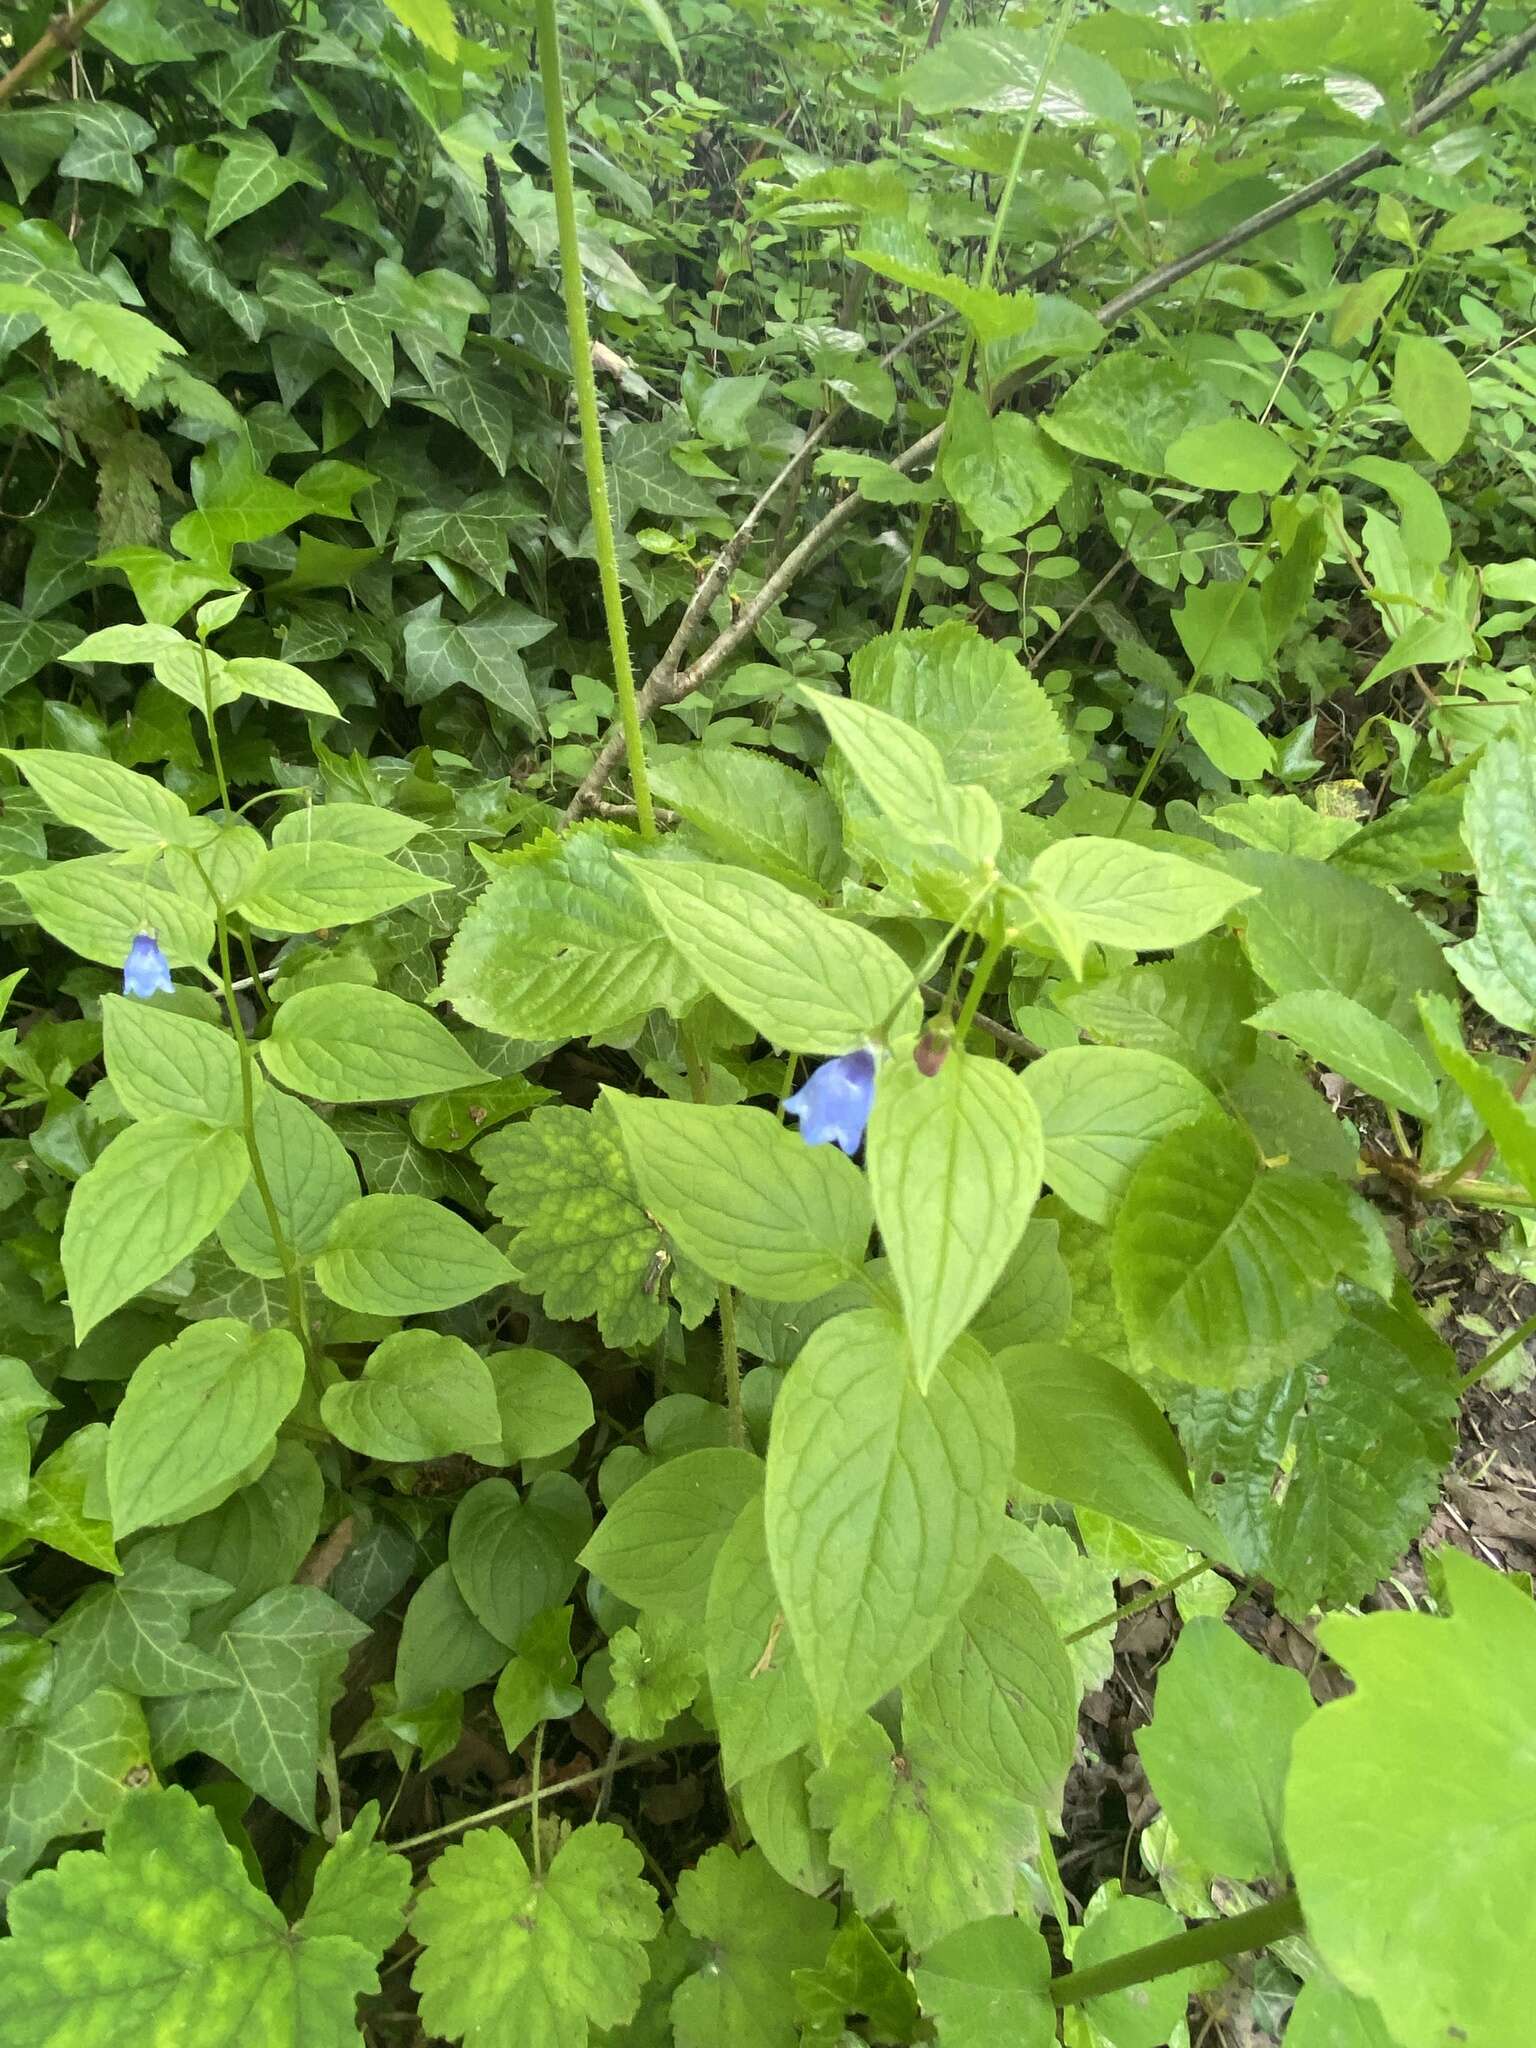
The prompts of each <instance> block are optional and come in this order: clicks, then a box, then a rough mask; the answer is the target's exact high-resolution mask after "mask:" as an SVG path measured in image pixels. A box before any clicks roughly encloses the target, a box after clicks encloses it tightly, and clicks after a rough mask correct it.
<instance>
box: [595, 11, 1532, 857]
mask: <svg viewBox="0 0 1536 2048" xmlns="http://www.w3.org/2000/svg"><path fill="white" fill-rule="evenodd" d="M1533 50H1536V26H1533V27H1531V28H1528V29H1523V30H1522V31H1521V33H1520V34H1519V35H1517V36H1512V37H1511V38H1510V40H1509V41H1508V42H1507V43H1504V44H1502V45H1501V46H1500V47H1499V48H1498V49H1496V50H1492V51H1490V52H1489V54H1488V55H1487V56H1486V57H1483V58H1481V59H1479V61H1478V62H1477V63H1476V64H1473V65H1472V66H1471V67H1470V68H1469V69H1468V70H1466V71H1464V72H1463V73H1462V75H1461V77H1460V78H1458V79H1457V81H1456V83H1455V84H1454V85H1453V86H1450V87H1448V88H1447V89H1446V91H1444V92H1442V93H1439V94H1438V95H1437V96H1436V97H1435V98H1433V99H1430V100H1426V101H1425V103H1424V105H1423V106H1421V107H1419V108H1417V109H1416V110H1415V111H1414V113H1412V114H1411V115H1410V116H1409V118H1408V119H1407V120H1406V121H1405V122H1404V124H1403V132H1404V133H1405V134H1407V135H1418V134H1420V133H1421V132H1422V131H1423V130H1424V129H1425V128H1428V127H1431V126H1432V125H1433V124H1434V123H1435V122H1436V121H1439V120H1443V119H1444V117H1445V116H1446V115H1447V114H1449V113H1451V112H1452V111H1454V109H1455V108H1457V107H1459V106H1460V105H1461V104H1462V102H1463V101H1465V100H1468V99H1470V98H1471V97H1472V95H1473V93H1475V92H1478V91H1480V90H1481V89H1482V87H1483V86H1485V85H1487V84H1489V83H1490V82H1491V81H1492V80H1493V79H1495V78H1498V77H1500V76H1502V75H1503V73H1505V72H1507V71H1514V70H1517V69H1518V68H1519V67H1520V66H1521V65H1522V64H1524V63H1525V61H1526V59H1527V58H1528V57H1529V56H1530V54H1531V52H1532V51H1533ZM1391 154H1392V152H1391V149H1390V147H1389V146H1388V145H1387V144H1385V143H1378V144H1376V145H1375V146H1373V147H1372V148H1370V149H1367V150H1362V151H1361V152H1360V154H1359V155H1358V156H1353V157H1351V158H1350V159H1349V161H1348V162H1347V163H1344V164H1341V165H1340V166H1339V167H1338V169H1337V170H1333V171H1329V172H1327V173H1326V174H1325V175H1324V176H1323V177H1321V178H1314V179H1313V180H1312V182H1311V183H1310V184H1309V185H1303V186H1302V187H1301V188H1300V189H1299V190H1298V191H1296V192H1293V193H1291V195H1290V196H1289V197H1288V198H1286V199H1280V200H1277V201H1276V202H1275V204H1274V205H1273V206H1266V207H1263V208H1262V209H1261V210H1260V211H1259V212H1258V213H1255V214H1250V215H1249V217H1248V218H1247V220H1244V221H1240V222H1239V223H1238V225H1237V226H1236V227H1234V228H1231V229H1229V231H1228V232H1227V233H1226V234H1224V235H1218V236H1217V237H1216V238H1215V240H1214V241H1210V242H1205V243H1203V244H1202V245H1201V246H1200V247H1199V248H1198V249H1192V250H1190V252H1189V253H1188V255H1185V256H1180V257H1179V258H1177V259H1176V261H1174V262H1172V263H1163V264H1159V265H1158V267H1157V268H1156V269H1155V270H1151V271H1148V273H1147V275H1146V276H1145V277H1143V278H1141V279H1140V280H1139V281H1138V282H1137V283H1136V284H1133V285H1131V286H1129V287H1128V289H1127V290H1125V291H1123V292H1120V293H1119V294H1117V296H1116V297H1114V298H1112V299H1108V300H1106V301H1105V303H1104V304H1103V305H1102V306H1100V307H1099V308H1098V310H1097V313H1096V314H1095V316H1094V317H1095V318H1096V319H1097V320H1098V322H1099V324H1100V325H1101V326H1102V327H1113V326H1114V325H1115V324H1116V323H1117V322H1118V321H1120V320H1122V319H1123V318H1124V317H1125V315H1126V314H1127V313H1130V312H1133V311H1134V310H1135V308H1136V307H1138V306H1142V305H1145V304H1146V302H1147V301H1148V300H1149V299H1152V298H1156V297H1157V296H1158V294H1159V293H1161V292H1164V291H1166V290H1167V289H1168V288H1169V286H1170V285H1175V284H1179V283H1181V282H1182V281H1183V279H1185V278H1186V277H1190V276H1192V275H1193V274H1194V272H1195V271H1197V270H1203V269H1204V268H1205V266H1206V265H1207V264H1209V263H1215V262H1219V261H1220V259H1221V258H1222V257H1224V256H1229V255H1231V253H1232V252H1233V251H1234V250H1235V249H1240V248H1242V247H1243V245H1244V244H1245V243H1247V242H1251V241H1253V240H1254V238H1255V237H1256V236H1258V235H1262V234H1267V233H1268V231H1269V230H1270V229H1271V228H1274V227H1278V226H1279V225H1280V224H1281V223H1282V222H1283V221H1287V220H1291V219H1293V218H1294V217H1295V215H1297V214H1298V213H1305V212H1306V211H1307V209H1308V208H1309V207H1312V206H1315V205H1317V203H1318V202H1319V201H1320V200H1323V199H1327V198H1330V197H1331V196H1332V195H1333V194H1334V193H1335V192H1341V191H1343V190H1344V188H1345V187H1346V186H1348V185H1352V184H1354V183H1355V182H1356V181H1357V180H1358V179H1360V178H1363V177H1364V176H1365V174H1366V173H1367V172H1368V171H1373V170H1375V169H1377V168H1378V166H1379V165H1381V164H1384V163H1385V162H1386V161H1387V160H1388V158H1389V157H1390V155H1391ZM916 338H917V337H916V334H913V335H911V336H908V337H907V340H906V343H905V344H904V345H906V346H910V344H911V342H912V341H913V340H915V339H916ZM886 360H889V358H886ZM1021 381H1022V378H1018V379H1013V378H1011V379H1009V380H1008V381H1007V382H1005V383H1004V384H1002V385H1000V386H999V387H998V390H997V392H996V394H995V397H996V401H997V403H998V404H1001V403H1002V402H1003V401H1004V400H1005V399H1006V398H1008V397H1009V396H1011V395H1012V393H1013V392H1014V391H1016V390H1017V389H1018V388H1019V383H1020V382H1021ZM837 417H838V415H836V414H831V415H829V416H828V418H827V419H826V420H824V421H823V422H822V423H821V425H820V426H819V427H818V428H817V429H816V430H815V431H816V432H817V434H818V435H821V434H824V433H825V432H826V431H827V429H828V428H829V427H830V426H831V425H832V423H833V421H834V420H835V419H836V418H837ZM942 438H943V429H942V428H940V427H935V428H934V429H933V430H932V431H931V432H929V433H927V434H924V435H923V437H922V438H921V440H918V441H914V442H913V443H912V445H911V447H910V448H906V449H903V450H902V452H901V453H900V454H899V455H896V456H893V457H892V459H891V461H892V467H893V468H895V469H901V470H906V469H912V468H915V467H916V466H917V465H918V464H920V463H921V462H923V461H924V459H925V458H926V457H928V456H931V455H933V454H934V453H935V452H936V451H937V449H938V447H939V443H940V441H941V440H942ZM803 452H804V451H803V448H802V450H801V451H799V452H797V453H796V455H795V456H794V457H793V459H792V460H791V461H790V462H789V463H787V464H786V465H785V467H784V468H783V469H782V470H780V472H779V474H778V475H777V476H776V477H775V478H774V480H773V482H772V483H771V484H770V485H769V486H768V489H767V491H766V492H764V494H763V496H762V497H761V498H759V499H758V501H757V503H756V504H755V505H754V506H753V508H752V510H751V511H750V512H749V513H748V514H747V518H746V520H745V521H744V522H743V524H742V526H741V527H739V528H738V529H737V531H736V533H734V534H733V535H732V536H731V538H730V540H729V541H727V542H726V544H725V546H724V548H722V550H721V552H720V554H719V555H718V556H717V558H716V560H715V563H714V566H713V567H712V568H711V569H710V571H709V573H708V575H707V576H706V577H705V579H704V581H703V582H702V583H701V584H700V585H699V588H698V590H697V591H696V592H695V593H694V598H693V602H692V603H691V604H690V605H689V607H688V610H687V611H686V612H685V613H684V616H683V622H682V624H681V625H680V626H679V627H678V630H677V632H676V633H675V634H674V635H673V638H672V642H671V645H670V646H669V647H668V649H667V651H666V653H665V654H664V655H663V656H662V658H661V660H660V661H659V662H658V663H657V665H656V667H655V668H654V669H652V671H651V673H650V676H649V677H648V678H647V681H646V684H645V687H644V689H643V690H642V691H641V692H640V698H639V705H638V709H639V713H640V717H641V719H642V720H644V719H647V718H652V717H654V716H655V714H656V713H657V711H659V710H662V709H664V708H665V707H666V706H667V705H670V704H678V703H681V701H682V700H683V698H684V697H686V696H688V695H689V694H690V692H691V691H694V690H696V689H698V688H699V687H700V686H701V685H702V684H703V683H705V682H707V681H708V680H709V678H710V677H711V676H712V675H713V674H714V673H715V671H716V670H717V669H718V668H720V666H721V665H722V664H723V663H724V662H726V661H728V660H729V659H730V657H731V655H733V654H734V653H735V651H736V649H737V648H738V647H739V646H741V644H742V642H743V641H744V640H746V639H748V638H750V636H751V635H752V634H753V633H754V632H755V631H756V629H757V627H758V625H759V623H760V621H761V620H762V619H763V618H764V616H765V615H766V614H767V613H768V612H769V611H771V610H772V608H773V607H774V605H776V604H777V603H778V601H779V599H780V598H781V597H782V596H783V595H784V593H785V591H786V590H788V589H789V587H790V585H791V584H792V583H793V582H794V580H795V578H796V577H797V576H798V575H799V574H800V572H801V570H802V569H804V568H806V567H807V566H808V565H809V564H810V563H811V562H812V561H814V560H815V558H816V557H817V556H818V555H819V554H820V553H821V551H822V550H823V548H825V547H826V545H827V543H828V542H829V541H830V540H832V539H833V538H834V537H835V536H836V535H837V534H838V533H839V532H840V531H841V530H842V528H843V527H844V526H845V525H846V524H847V523H848V521H849V520H850V519H851V518H853V516H854V514H855V513H856V512H858V511H860V510H861V509H862V507H863V503H864V500H863V497H862V495H861V493H860V492H859V491H858V490H857V489H855V490H853V491H850V492H849V494H848V496H847V497H846V498H842V499H839V501H838V502H837V504H835V505H834V506H833V507H832V509H831V511H830V512H828V513H826V514H825V515H824V516H823V517H822V518H821V519H820V520H818V521H817V523H816V524H815V525H814V526H813V527H812V528H811V530H810V532H809V533H808V534H807V535H806V536H805V538H804V540H802V541H801V542H800V544H799V546H798V547H796V548H794V549H793V550H792V551H791V552H790V553H789V554H788V555H786V556H785V558H784V560H783V561H782V562H781V563H780V564H779V566H778V567H777V568H776V569H775V570H774V571H773V573H772V575H770V576H769V577H768V578H767V580H766V581H765V582H764V583H763V584H762V586H761V588H760V589H759V590H758V592H757V594H756V595H755V596H754V597H753V598H752V599H751V601H750V602H749V603H747V604H745V605H743V606H742V608H741V610H740V611H739V612H738V613H737V614H736V616H735V617H734V618H733V619H732V621H731V623H730V625H729V626H727V627H726V628H725V629H724V631H723V632H722V633H721V634H720V635H719V637H718V638H717V639H716V640H715V641H714V642H713V643H712V644H711V645H710V646H709V647H707V648H706V649H705V651H704V653H703V654H701V655H700V656H699V658H698V660H697V661H695V662H693V663H691V664H690V665H689V666H688V667H687V668H680V667H679V666H678V664H679V662H680V661H681V659H682V656H683V654H684V652H685V651H686V649H687V645H688V642H689V640H690V639H691V637H692V635H693V632H694V630H695V628H696V626H697V624H698V621H699V620H700V619H701V618H702V617H703V615H704V613H705V612H706V611H707V610H708V608H709V606H710V605H712V604H713V603H714V601H715V599H716V598H717V597H718V596H719V594H720V592H721V591H722V590H723V589H724V588H725V585H726V584H727V582H728V581H729V579H730V577H731V575H732V573H733V572H734V570H735V568H736V566H737V564H738V563H739V562H740V560H741V558H742V556H743V554H745V552H746V548H747V545H748V542H749V541H750V539H751V536H752V531H753V528H754V527H755V526H756V524H757V521H758V520H759V519H760V518H761V516H762V512H763V509H764V507H765V506H766V504H767V503H768V501H769V500H770V499H771V498H772V497H773V496H774V495H775V494H776V493H777V492H778V491H779V490H780V489H781V488H782V486H783V485H784V484H785V483H787V482H788V481H789V479H790V477H791V476H793V475H794V474H795V472H796V470H797V469H798V467H799V464H800V460H801V455H802V454H803ZM623 751H624V740H623V734H622V732H620V731H619V729H618V728H617V727H615V729H614V730H613V731H612V732H611V733H610V734H609V735H608V737H607V739H605V740H604V742H603V744H602V746H601V747H600V748H599V749H598V752H597V755H596V757H595V759H594V760H593V763H592V766H591V768H590V769H588V771H587V774H586V776H585V777H584V778H583V780H582V783H581V785H580V787H579V788H578V789H577V791H576V794H575V795H574V797H573V798H572V799H571V802H570V806H569V808H568V809H567V811H566V817H567V819H572V818H576V817H579V816H580V815H581V813H582V812H583V811H584V810H585V809H586V807H587V805H588V803H589V801H590V800H591V798H592V797H594V796H596V795H597V793H598V792H599V790H601V789H602V787H603V785H604V783H605V782H606V781H607V780H608V777H609V775H610V774H611V773H612V772H613V769H614V767H615V766H616V764H617V762H618V759H619V756H620V755H621V754H622V753H623Z"/></svg>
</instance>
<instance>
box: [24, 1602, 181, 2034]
mask: <svg viewBox="0 0 1536 2048" xmlns="http://www.w3.org/2000/svg"><path fill="white" fill-rule="evenodd" d="M22 1659H25V1660H26V1661H27V1662H28V1663H29V1664H30V1665H31V1667H32V1669H31V1672H30V1673H29V1675H28V1676H26V1677H20V1678H18V1674H17V1670H16V1666H17V1663H18V1661H19V1660H22ZM47 1659H48V1653H47V1650H46V1647H45V1646H44V1645H43V1644H41V1643H37V1642H34V1641H32V1640H30V1639H28V1638H22V1639H21V1640H19V1641H18V1640H17V1639H16V1638H15V1637H14V1636H13V1637H11V1639H10V1640H9V1641H8V1642H7V1643H5V1645H4V1646H3V1648H0V1686H3V1687H4V1689H5V1691H6V1692H7V1694H9V1695H10V1697H9V1698H8V1699H7V1703H6V1705H7V1713H6V1719H7V1723H8V1725H7V1727H6V1729H5V1730H4V1732H3V1734H0V1890H4V1889H6V1888H8V1887H9V1886H10V1885H12V1884H14V1883H15V1882H16V1881H17V1880H18V1879H20V1878H22V1877H24V1876H25V1875H26V1873H27V1871H28V1870H30V1869H31V1867H32V1865H33V1864H34V1863H35V1862H36V1861H37V1859H38V1857H39V1856H41V1855H42V1853H43V1851H44V1850H45V1849H46V1848H47V1846H48V1844H49V1843H50V1842H51V1841H54V1840H56V1839H57V1838H58V1837H59V1836H61V1835H81V1834H86V1833H89V1832H90V1831H92V1830H93V1829H96V1828H99V1827H101V1826H102V1825H103V1824H104V1823H106V1822H107V1821H109V1820H110V1819H111V1817H112V1815H113V1814H114V1813H115V1812H116V1811H117V1810H118V1808H119V1807H120V1806H121V1805H122V1804H123V1803H124V1801H125V1800H127V1799H129V1798H131V1797H132V1796H133V1793H132V1789H131V1788H132V1787H134V1786H136V1785H141V1784H144V1783H146V1782H149V1781H150V1780H151V1779H152V1777H153V1765H152V1762H151V1759H150V1748H149V1730H148V1729H147V1728H146V1726H145V1725H144V1711H143V1708H142V1707H141V1706H140V1704H139V1702H138V1701H137V1700H136V1699H133V1698H130V1696H129V1695H128V1694H127V1693H125V1692H117V1691H113V1690H106V1689H103V1690H101V1691H96V1692H92V1693H90V1694H89V1695H87V1696H86V1697H85V1698H83V1699H75V1700H73V1702H69V1701H68V1700H67V1696H64V1695H60V1694H58V1693H57V1688H56V1687H55V1696H54V1697H49V1695H48V1681H49V1677H50V1673H49V1671H48V1663H47ZM18 1693H19V1694H20V1695H21V1697H20V1699H18V1698H17V1697H16V1695H17V1694H18ZM19 1897H20V1894H19V1893H17V1894H13V1895H12V1897H11V1899H10V1901H9V1906H10V1911H11V1914H12V1919H11V1931H12V1934H13V1935H14V1934H15V1933H16V1932H17V1931H18V1929H17V1923H16V1919H15V1910H16V1905H17V1900H18V1898H19ZM6 1960H7V1965H8V1969H7V1978H6V1983H7V1988H9V1986H10V1984H11V1983H12V1982H13V1981H14V1980H13V1979H12V1977H11V1975H10V1967H11V1966H13V1965H14V1963H15V1961H16V1957H15V1954H14V1951H11V1950H8V1951H7V1957H6ZM4 2029H5V2021H4V2019H3V2018H0V2038H3V2036H4Z"/></svg>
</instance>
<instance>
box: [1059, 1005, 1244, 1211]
mask: <svg viewBox="0 0 1536 2048" xmlns="http://www.w3.org/2000/svg"><path fill="white" fill-rule="evenodd" d="M1023 1078H1024V1085H1025V1087H1026V1088H1027V1089H1028V1090H1029V1093H1030V1095H1031V1096H1032V1097H1033V1098H1034V1103H1035V1108H1036V1109H1037V1110H1038V1111H1039V1113H1040V1128H1041V1133H1042V1136H1043V1139H1044V1146H1045V1151H1044V1174H1045V1180H1046V1182H1047V1184H1048V1185H1049V1186H1050V1188H1051V1189H1052V1190H1053V1192H1054V1193H1056V1194H1058V1195H1059V1196H1060V1197H1061V1199H1062V1200H1063V1201H1064V1202H1066V1203H1068V1204H1069V1205H1070V1206H1071V1207H1072V1208H1074V1209H1075V1210H1076V1211H1077V1212H1078V1214H1079V1215H1080V1216H1086V1217H1087V1218H1088V1220H1089V1222H1090V1223H1108V1222H1109V1220H1110V1218H1111V1216H1112V1215H1113V1214H1114V1211H1115V1208H1116V1207H1117V1205H1118V1203H1119V1201H1120V1198H1121V1196H1122V1195H1123V1194H1124V1193H1125V1190H1126V1188H1127V1186H1128V1185H1129V1183H1130V1178H1131V1175H1132V1173H1133V1172H1134V1171H1135V1169H1136V1167H1137V1165H1138V1164H1139V1163H1140V1161H1141V1160H1142V1159H1144V1158H1145V1157H1146V1155H1147V1153H1148V1152H1149V1151H1150V1150H1151V1148H1152V1146H1153V1145H1154V1144H1155V1143H1156V1142H1157V1140H1158V1139H1159V1138H1162V1137H1165V1136H1166V1135H1167V1134H1168V1132H1169V1131H1174V1130H1178V1129H1179V1128H1180V1126H1181V1125H1183V1124H1188V1123H1194V1122H1195V1121H1196V1120H1197V1118H1199V1117H1201V1116H1209V1115H1211V1114H1212V1113H1213V1112H1214V1111H1215V1109H1216V1107H1217V1105H1216V1100H1215V1098H1214V1096H1212V1094H1211V1093H1210V1091H1209V1089H1207V1088H1204V1087H1202V1085H1201V1084H1200V1082H1199V1081H1197V1080H1196V1079H1195V1078H1194V1076H1193V1075H1192V1074H1191V1073H1190V1072H1189V1070H1188V1068H1187V1067H1183V1066H1181V1065H1179V1064H1178V1062H1177V1061H1175V1060H1171V1059H1167V1058H1165V1057H1164V1056H1163V1055H1162V1054H1160V1053H1154V1052H1138V1051H1131V1050H1129V1049H1126V1050H1119V1049H1115V1050H1112V1049H1111V1048H1109V1047H1107V1046H1093V1045H1081V1046H1062V1047H1060V1048H1058V1049H1057V1050H1056V1051H1055V1052H1048V1053H1046V1054H1045V1056H1044V1057H1043V1058H1042V1059H1038V1060H1035V1061H1033V1062H1032V1063H1031V1064H1030V1065H1029V1066H1027V1067H1026V1068H1025V1069H1024V1075H1023Z"/></svg>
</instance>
